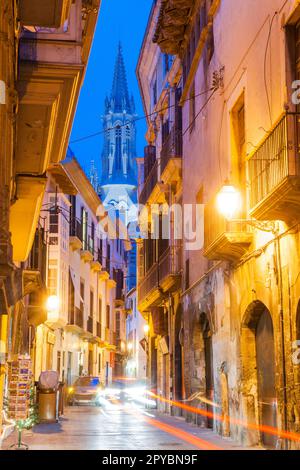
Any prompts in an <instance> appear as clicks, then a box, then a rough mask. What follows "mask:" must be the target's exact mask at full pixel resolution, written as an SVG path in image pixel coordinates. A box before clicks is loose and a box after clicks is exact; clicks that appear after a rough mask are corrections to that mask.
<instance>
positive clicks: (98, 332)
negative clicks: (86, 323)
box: [96, 321, 102, 339]
mask: <svg viewBox="0 0 300 470" xmlns="http://www.w3.org/2000/svg"><path fill="white" fill-rule="evenodd" d="M96 335H97V337H98V338H100V339H102V325H101V323H100V322H98V321H97V323H96Z"/></svg>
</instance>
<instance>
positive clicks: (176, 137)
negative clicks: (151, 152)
mask: <svg viewBox="0 0 300 470" xmlns="http://www.w3.org/2000/svg"><path fill="white" fill-rule="evenodd" d="M171 158H182V132H181V131H178V130H177V129H176V128H174V127H173V129H171V132H170V134H169V135H168V137H167V138H166V140H165V142H164V144H163V146H162V149H161V152H160V172H161V173H162V172H163V171H164V169H165V168H166V166H167V164H168V162H169V160H170V159H171Z"/></svg>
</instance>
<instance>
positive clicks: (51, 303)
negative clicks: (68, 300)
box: [46, 295, 59, 312]
mask: <svg viewBox="0 0 300 470" xmlns="http://www.w3.org/2000/svg"><path fill="white" fill-rule="evenodd" d="M58 307H59V298H58V296H57V295H49V297H48V299H47V302H46V309H47V312H55V311H56V310H58Z"/></svg>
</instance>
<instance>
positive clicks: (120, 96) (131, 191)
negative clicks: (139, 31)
mask: <svg viewBox="0 0 300 470" xmlns="http://www.w3.org/2000/svg"><path fill="white" fill-rule="evenodd" d="M135 118H136V114H135V105H134V99H133V97H132V96H131V97H129V93H128V85H127V78H126V70H125V65H124V59H123V53H122V46H121V43H119V46H118V53H117V58H116V63H115V71H114V78H113V84H112V90H111V94H110V97H107V98H106V100H105V115H104V116H103V130H104V147H103V152H102V177H101V183H100V190H101V196H102V200H103V203H104V205H105V206H106V207H108V206H114V207H117V208H122V209H123V210H127V209H128V208H129V206H130V205H131V204H132V203H136V201H137V196H136V186H137V175H136V161H135V159H136V128H135ZM126 208H127V209H126Z"/></svg>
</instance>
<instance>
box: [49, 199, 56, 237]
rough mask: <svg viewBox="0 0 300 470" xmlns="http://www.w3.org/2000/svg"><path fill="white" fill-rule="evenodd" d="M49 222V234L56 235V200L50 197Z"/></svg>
mask: <svg viewBox="0 0 300 470" xmlns="http://www.w3.org/2000/svg"><path fill="white" fill-rule="evenodd" d="M50 204H51V209H50V220H49V232H50V233H58V213H57V207H56V204H57V198H56V197H50Z"/></svg>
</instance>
